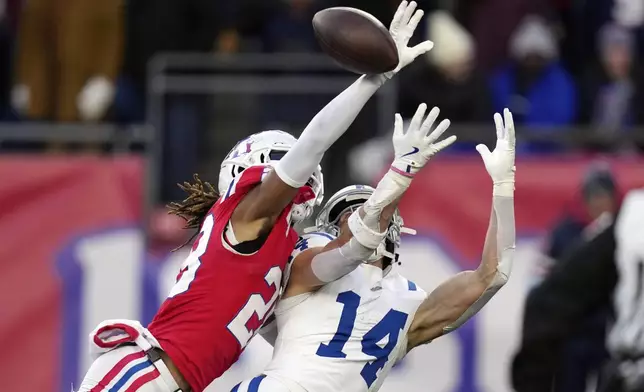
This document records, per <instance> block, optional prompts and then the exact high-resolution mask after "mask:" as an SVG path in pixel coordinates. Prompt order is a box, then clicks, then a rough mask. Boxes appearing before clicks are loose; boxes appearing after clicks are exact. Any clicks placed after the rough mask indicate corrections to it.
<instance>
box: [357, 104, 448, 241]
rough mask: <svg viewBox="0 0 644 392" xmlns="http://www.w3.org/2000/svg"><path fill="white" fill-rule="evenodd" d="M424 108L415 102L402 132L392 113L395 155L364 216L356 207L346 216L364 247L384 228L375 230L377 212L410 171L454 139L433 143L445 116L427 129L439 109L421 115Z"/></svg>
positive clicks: (402, 185)
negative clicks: (434, 127)
mask: <svg viewBox="0 0 644 392" xmlns="http://www.w3.org/2000/svg"><path fill="white" fill-rule="evenodd" d="M426 110H427V105H425V104H424V103H423V104H420V106H418V110H417V111H416V114H415V115H414V117H413V118H412V120H411V121H410V123H409V127H408V128H407V132H406V133H404V131H403V120H402V117H401V116H400V114H396V121H395V125H394V136H393V144H394V154H395V158H394V161H393V163H392V164H391V169H390V170H389V171H388V172H387V173H386V174H385V175H384V177H383V178H382V179H381V180H380V182H379V183H378V186H377V187H376V189H375V191H374V192H373V193H372V194H371V196H369V199H367V201H366V202H365V203H364V205H363V206H362V210H363V211H364V217H363V218H360V216H359V215H358V211H359V210H358V211H356V212H355V213H354V214H353V215H352V216H351V217H350V218H349V228H350V229H351V232H352V233H353V235H354V237H355V238H356V239H357V240H358V241H359V242H360V243H361V244H362V245H364V246H365V247H367V248H372V249H373V248H374V246H373V245H374V244H378V241H381V240H379V238H380V237H382V236H383V234H386V231H385V233H379V228H380V214H381V213H382V211H383V209H384V208H385V207H386V206H388V205H389V204H391V203H393V202H394V201H395V200H396V199H398V198H400V197H401V196H402V194H403V193H404V192H405V191H406V190H407V188H409V186H410V185H411V180H412V178H413V176H414V174H416V173H417V172H418V170H420V168H421V167H423V166H424V165H425V164H426V163H427V161H429V158H431V157H432V156H433V155H435V154H436V153H437V152H439V151H440V150H442V149H443V148H445V147H447V146H449V145H450V144H452V143H454V141H455V140H456V136H450V137H448V138H447V139H444V140H442V141H440V142H437V143H435V142H436V140H437V139H438V138H439V137H440V136H441V135H442V134H443V132H445V130H446V129H447V128H449V125H450V122H449V120H443V121H441V123H440V124H438V126H437V127H436V129H435V130H434V131H433V132H432V133H429V132H430V131H431V128H432V125H434V122H435V121H436V118H438V114H439V113H440V110H438V108H434V109H432V111H431V112H429V115H427V118H425V111H426ZM423 119H425V121H423ZM428 133H429V135H428ZM358 235H360V237H359V236H358ZM379 236H380V237H379Z"/></svg>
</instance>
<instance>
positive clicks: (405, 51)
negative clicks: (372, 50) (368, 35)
mask: <svg viewBox="0 0 644 392" xmlns="http://www.w3.org/2000/svg"><path fill="white" fill-rule="evenodd" d="M416 7H417V4H416V2H415V1H411V2H407V0H404V1H403V2H401V3H400V5H399V6H398V10H396V13H395V14H394V18H393V20H392V21H391V25H390V26H389V33H390V34H391V37H392V38H393V39H394V42H395V43H396V48H398V59H399V62H398V67H396V69H394V70H393V71H391V72H387V73H386V74H385V76H386V77H388V78H391V77H393V76H394V75H395V74H396V73H398V71H400V70H401V69H403V68H404V67H405V66H407V65H409V64H410V63H411V62H412V61H414V60H415V59H416V57H418V56H420V55H421V54H423V53H427V52H428V51H430V50H431V49H432V48H433V47H434V43H433V42H432V41H425V42H421V43H420V44H418V45H416V46H413V47H411V48H410V47H408V46H407V45H408V44H409V39H410V38H411V37H412V35H414V31H415V30H416V27H417V26H418V22H420V20H421V19H422V18H423V14H424V12H423V10H416ZM414 11H416V12H414Z"/></svg>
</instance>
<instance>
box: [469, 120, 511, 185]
mask: <svg viewBox="0 0 644 392" xmlns="http://www.w3.org/2000/svg"><path fill="white" fill-rule="evenodd" d="M494 123H495V125H496V147H494V151H492V152H490V150H489V149H488V148H487V146H486V145H485V144H479V145H478V146H476V151H478V152H479V154H481V158H483V163H484V164H485V169H486V170H487V172H488V173H489V174H490V177H492V181H493V182H494V195H497V196H508V197H512V196H514V173H515V171H516V167H515V165H514V157H515V151H516V148H515V147H516V138H515V134H514V121H513V120H512V113H510V110H508V109H505V110H504V111H503V118H502V117H501V115H500V114H499V113H496V114H494Z"/></svg>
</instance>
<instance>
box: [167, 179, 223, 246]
mask: <svg viewBox="0 0 644 392" xmlns="http://www.w3.org/2000/svg"><path fill="white" fill-rule="evenodd" d="M193 179H194V182H193V183H190V182H188V181H185V182H184V183H183V184H177V185H178V186H179V188H181V190H183V191H184V192H186V193H187V194H188V196H186V198H185V199H183V201H180V202H172V203H170V204H168V213H169V214H172V215H176V216H178V217H180V218H182V219H183V220H185V221H186V224H185V226H184V229H197V230H198V229H199V228H200V227H201V224H202V223H203V221H204V219H206V216H207V215H208V211H210V209H211V208H212V206H213V205H214V204H215V202H216V201H217V200H218V199H219V192H217V190H216V189H215V187H214V186H213V185H212V184H211V183H209V182H207V181H206V182H204V181H202V180H201V178H199V175H198V174H196V173H195V174H194V176H193ZM197 234H198V233H195V234H194V235H193V236H192V237H190V239H189V240H188V241H186V242H185V243H184V244H183V245H181V246H180V247H179V248H181V247H183V246H185V245H186V244H188V243H189V242H191V241H192V240H193V239H194V238H195V236H196V235H197Z"/></svg>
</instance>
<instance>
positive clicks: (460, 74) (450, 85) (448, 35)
mask: <svg viewBox="0 0 644 392" xmlns="http://www.w3.org/2000/svg"><path fill="white" fill-rule="evenodd" d="M428 23H429V25H428V29H427V33H428V34H427V39H429V40H431V41H433V42H434V48H433V49H432V50H431V51H429V52H428V53H427V54H426V56H425V57H424V58H420V59H417V60H416V61H415V62H413V63H412V64H411V65H410V66H409V67H408V69H405V70H404V71H403V72H402V73H401V74H400V79H399V86H400V90H399V91H400V97H399V105H400V113H401V114H402V116H403V117H405V118H411V117H412V116H413V115H414V113H415V112H416V109H417V108H418V105H419V104H421V103H423V102H424V103H427V105H429V106H430V107H431V106H438V107H439V108H440V110H441V117H445V118H449V119H450V120H451V121H453V122H482V121H486V120H489V118H491V116H492V107H491V104H490V93H489V90H488V85H487V81H486V80H485V77H484V76H483V75H481V74H480V73H479V71H478V70H477V68H476V60H475V48H474V40H473V39H472V36H471V35H470V34H469V33H468V32H467V31H466V30H465V29H464V28H463V27H462V26H461V25H460V24H459V23H458V22H456V20H455V19H454V18H453V17H452V16H451V15H450V14H448V13H447V12H445V11H436V12H435V13H433V14H431V15H430V16H429V18H428Z"/></svg>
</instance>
